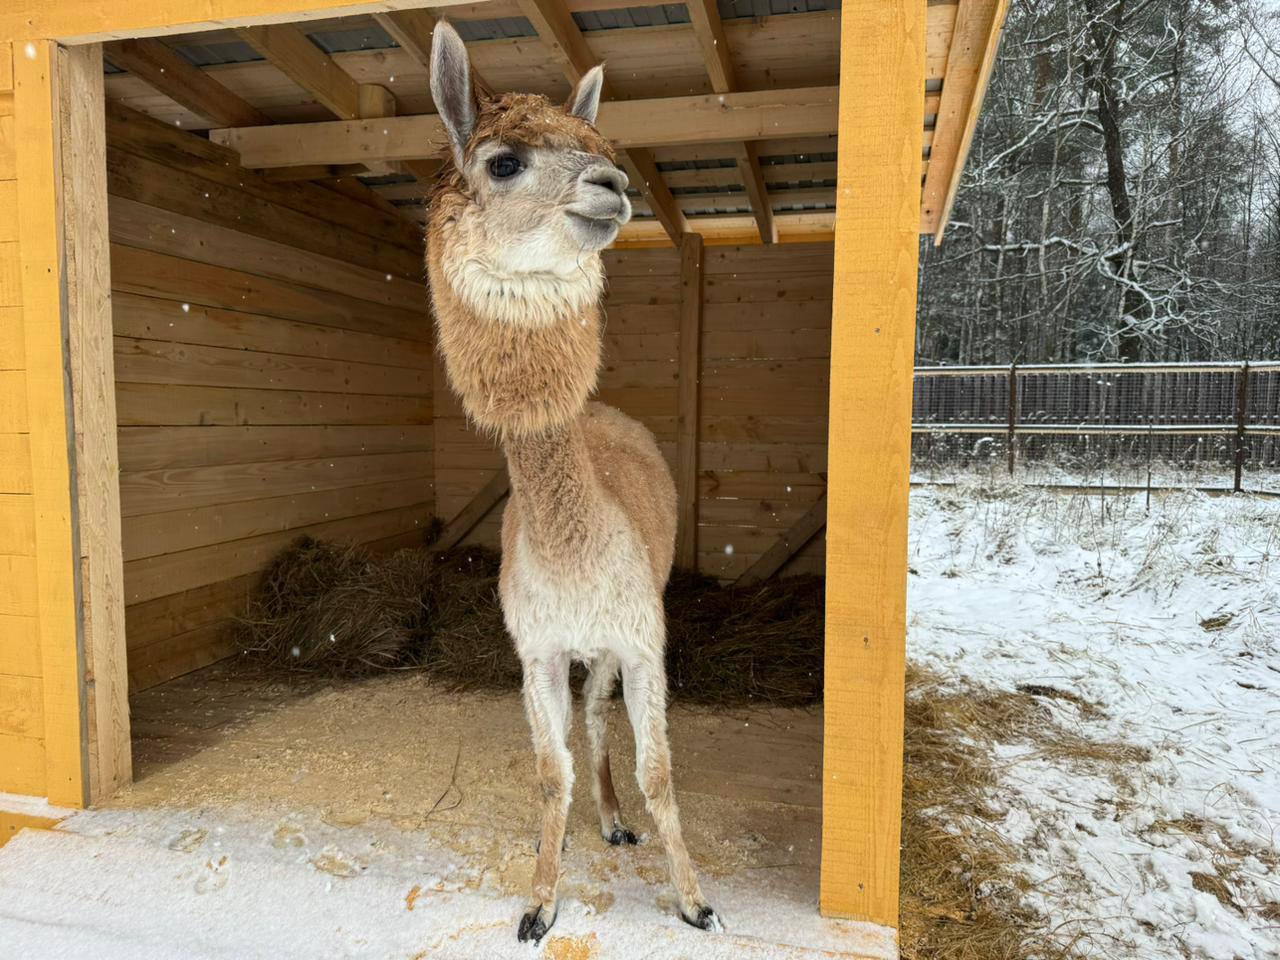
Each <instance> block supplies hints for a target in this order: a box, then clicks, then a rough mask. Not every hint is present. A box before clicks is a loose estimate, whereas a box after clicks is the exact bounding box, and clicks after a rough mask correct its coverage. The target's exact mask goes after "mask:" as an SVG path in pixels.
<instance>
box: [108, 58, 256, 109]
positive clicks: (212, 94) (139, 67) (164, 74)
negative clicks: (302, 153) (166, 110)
mask: <svg viewBox="0 0 1280 960" xmlns="http://www.w3.org/2000/svg"><path fill="white" fill-rule="evenodd" d="M105 53H106V57H107V59H108V60H110V61H111V62H112V63H114V64H115V65H116V66H117V67H119V68H120V69H122V70H128V71H129V72H130V73H131V74H133V75H134V76H135V77H137V78H138V79H139V80H142V81H143V82H144V83H146V84H148V85H149V86H152V87H154V88H155V89H156V90H157V91H159V92H160V93H163V94H164V95H165V96H166V97H169V98H170V99H171V100H174V101H176V102H178V103H180V104H182V106H184V107H186V108H187V109H188V110H190V111H191V112H192V113H198V114H200V116H202V117H205V118H206V119H209V120H212V121H213V122H214V123H215V124H217V125H218V126H221V127H254V126H260V125H262V124H267V123H270V122H271V118H270V117H268V116H267V115H266V114H264V113H262V112H261V111H260V110H258V108H257V107H255V106H253V105H252V104H250V103H248V102H246V101H245V100H242V99H241V98H240V97H238V96H236V95H235V94H234V93H232V92H231V91H230V90H228V89H227V88H226V87H224V86H223V85H222V84H221V83H219V82H218V81H217V80H215V79H214V78H213V77H211V76H209V75H208V74H207V73H205V72H204V71H203V70H201V69H200V68H199V67H195V66H192V65H191V63H189V62H188V61H187V60H185V59H184V58H183V57H181V56H180V55H179V54H177V53H176V52H174V51H173V50H172V49H170V48H169V47H167V46H166V45H165V44H163V43H161V42H160V41H159V40H121V41H120V42H118V43H113V44H111V45H110V46H108V47H107V49H106V50H105Z"/></svg>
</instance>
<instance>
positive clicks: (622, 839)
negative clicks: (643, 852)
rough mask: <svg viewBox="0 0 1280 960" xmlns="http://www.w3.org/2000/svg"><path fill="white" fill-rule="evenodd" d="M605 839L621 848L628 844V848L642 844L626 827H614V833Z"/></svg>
mask: <svg viewBox="0 0 1280 960" xmlns="http://www.w3.org/2000/svg"><path fill="white" fill-rule="evenodd" d="M605 839H606V840H608V841H609V843H610V844H611V845H612V846H615V847H620V846H622V845H623V844H626V845H627V846H628V847H634V846H635V845H636V844H638V843H639V842H640V838H639V837H637V836H636V835H635V834H634V833H632V832H631V831H630V830H628V829H627V828H626V827H614V828H613V832H612V833H611V834H609V835H608V836H607V837H605Z"/></svg>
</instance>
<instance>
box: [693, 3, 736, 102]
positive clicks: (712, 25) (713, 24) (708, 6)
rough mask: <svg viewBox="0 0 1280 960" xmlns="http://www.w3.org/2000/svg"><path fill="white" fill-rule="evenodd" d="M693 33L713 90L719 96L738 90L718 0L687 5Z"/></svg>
mask: <svg viewBox="0 0 1280 960" xmlns="http://www.w3.org/2000/svg"><path fill="white" fill-rule="evenodd" d="M685 7H686V9H687V10H688V11H689V21H690V22H691V23H692V24H693V33H694V35H695V36H696V37H697V38H698V45H699V46H700V47H701V48H702V60H703V62H704V63H705V64H706V66H707V76H708V77H710V78H711V89H712V90H714V91H715V92H716V93H728V92H729V91H731V90H736V89H737V88H738V81H737V79H736V78H735V77H734V73H733V60H732V59H731V58H730V56H729V41H728V40H726V39H725V35H724V23H723V22H722V21H721V20H720V9H719V7H718V6H717V5H716V0H689V3H687V4H685Z"/></svg>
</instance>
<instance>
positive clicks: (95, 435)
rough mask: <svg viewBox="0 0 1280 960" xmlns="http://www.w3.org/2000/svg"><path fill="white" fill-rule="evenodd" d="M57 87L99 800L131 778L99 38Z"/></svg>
mask: <svg viewBox="0 0 1280 960" xmlns="http://www.w3.org/2000/svg"><path fill="white" fill-rule="evenodd" d="M58 94H59V96H58V113H59V122H60V137H59V139H60V141H61V153H62V156H61V161H62V205H63V213H62V219H63V223H64V225H65V236H64V240H63V248H64V258H65V261H64V264H65V270H66V303H65V307H64V309H65V310H66V313H67V327H68V340H69V343H70V349H71V393H72V408H73V412H72V423H73V425H74V428H75V468H74V475H75V478H76V489H77V504H78V508H79V509H78V510H77V513H76V521H77V522H76V540H77V542H78V544H79V548H80V549H79V557H80V578H81V579H80V594H81V608H82V610H81V612H82V616H83V622H82V631H81V632H82V645H83V647H84V670H85V674H84V682H85V709H86V711H87V713H88V715H89V719H88V731H87V737H88V752H89V799H90V801H91V802H96V801H98V800H102V799H105V798H106V797H109V796H110V795H111V794H113V793H114V792H115V791H116V790H117V789H119V788H120V787H122V786H125V785H126V784H128V783H130V782H132V780H133V759H132V758H133V750H132V742H131V738H130V729H129V679H128V667H127V663H126V656H127V655H126V651H125V628H124V557H123V554H122V547H121V530H120V528H121V520H120V458H119V453H118V450H117V447H116V434H117V430H118V424H117V417H116V377H115V355H114V350H113V339H112V325H111V324H112V321H111V263H110V253H109V246H110V245H109V241H108V238H107V145H106V127H105V125H104V123H103V122H102V118H103V116H104V114H105V110H106V107H105V101H104V92H103V80H102V46H101V45H100V44H86V45H84V46H79V47H59V48H58Z"/></svg>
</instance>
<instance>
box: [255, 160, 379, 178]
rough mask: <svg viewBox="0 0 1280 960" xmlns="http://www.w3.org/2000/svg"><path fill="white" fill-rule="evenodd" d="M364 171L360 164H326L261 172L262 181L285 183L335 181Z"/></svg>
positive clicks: (362, 165) (279, 168) (277, 168)
mask: <svg viewBox="0 0 1280 960" xmlns="http://www.w3.org/2000/svg"><path fill="white" fill-rule="evenodd" d="M363 169H364V164H361V163H346V164H326V163H313V164H310V165H309V166H305V167H275V168H272V169H270V170H263V171H262V178H263V179H264V180H271V181H273V182H286V181H292V180H336V179H338V178H340V177H354V176H355V175H356V174H357V173H359V172H360V171H361V170H363Z"/></svg>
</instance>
